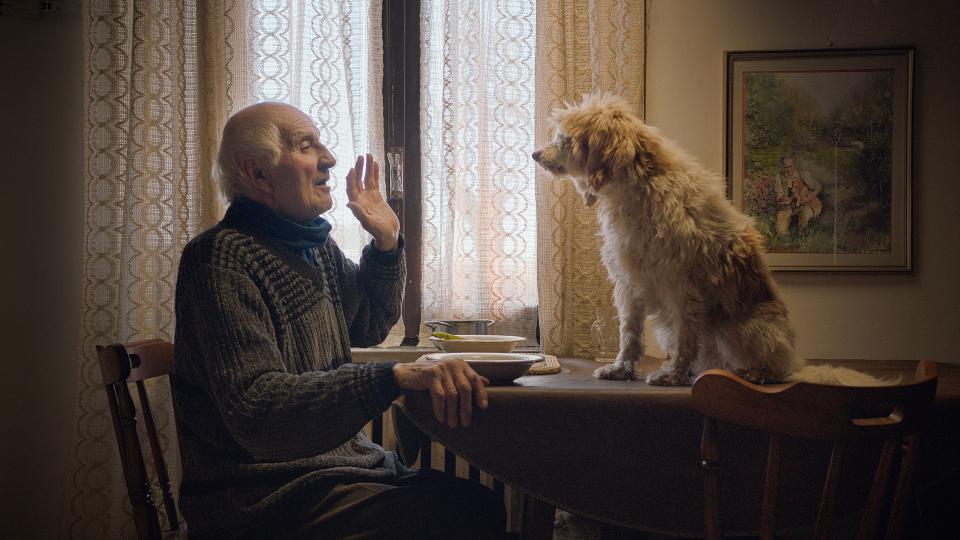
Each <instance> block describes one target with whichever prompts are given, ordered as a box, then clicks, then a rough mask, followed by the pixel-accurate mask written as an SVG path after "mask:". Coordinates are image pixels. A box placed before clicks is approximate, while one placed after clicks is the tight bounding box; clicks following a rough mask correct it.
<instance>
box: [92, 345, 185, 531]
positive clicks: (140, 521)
mask: <svg viewBox="0 0 960 540" xmlns="http://www.w3.org/2000/svg"><path fill="white" fill-rule="evenodd" d="M97 358H98V360H99V362H100V373H101V375H102V376H103V386H104V389H105V390H106V392H107V401H108V402H109V403H110V413H111V416H112V417H113V429H114V432H115V433H116V436H117V446H118V447H119V449H120V461H121V464H122V467H123V477H124V480H125V481H126V484H127V494H128V496H129V497H130V503H131V504H132V506H133V518H134V523H135V524H136V528H137V536H139V537H140V538H141V539H147V538H149V539H158V538H161V528H160V520H159V517H158V515H157V508H156V506H155V505H154V500H153V494H152V493H153V491H152V489H151V485H152V483H151V481H150V479H149V478H148V476H147V467H146V463H145V461H144V456H143V451H142V448H141V446H140V439H139V436H138V434H137V408H136V406H135V405H134V403H133V398H132V396H131V394H130V388H129V386H128V384H129V383H134V384H135V385H136V387H137V394H138V396H139V398H140V410H141V411H142V413H143V420H144V425H145V427H146V432H147V439H148V441H149V445H150V453H151V454H152V455H153V464H154V471H155V472H156V476H157V484H158V485H159V487H160V491H161V494H162V498H163V505H164V508H165V511H166V515H167V520H168V526H169V528H170V529H171V530H174V531H176V530H179V518H178V515H177V508H176V505H175V504H174V500H173V494H172V493H171V490H170V477H169V475H168V474H167V465H166V462H165V461H164V459H163V452H162V451H161V448H160V439H159V438H158V437H157V429H156V426H155V425H154V422H153V413H152V411H151V409H150V401H149V399H148V398H147V391H146V387H145V385H144V381H145V380H147V379H152V378H154V377H165V376H168V375H169V374H170V372H171V370H172V369H173V344H172V343H170V342H168V341H162V340H159V339H151V340H148V341H139V342H135V343H126V344H120V343H115V344H113V345H107V346H106V347H101V346H97Z"/></svg>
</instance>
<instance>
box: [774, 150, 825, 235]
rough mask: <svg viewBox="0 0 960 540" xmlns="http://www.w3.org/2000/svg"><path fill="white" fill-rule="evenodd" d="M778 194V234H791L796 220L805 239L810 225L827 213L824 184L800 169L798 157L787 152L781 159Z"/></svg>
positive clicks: (777, 186)
mask: <svg viewBox="0 0 960 540" xmlns="http://www.w3.org/2000/svg"><path fill="white" fill-rule="evenodd" d="M774 189H775V190H776V195H777V204H778V209H777V232H778V233H780V234H787V233H788V232H789V231H790V224H791V222H792V221H793V219H794V217H796V219H797V233H798V234H799V235H800V236H803V234H804V232H806V228H807V225H808V224H809V223H810V221H811V220H813V219H815V218H817V217H818V216H819V215H820V213H821V212H822V211H823V202H822V201H821V200H820V197H819V195H820V193H821V192H822V191H823V185H822V184H821V183H820V182H819V181H817V180H816V179H815V178H814V177H813V176H812V175H811V174H810V173H809V172H807V171H804V170H801V169H799V168H798V167H797V164H796V157H795V156H794V155H793V153H791V152H786V153H784V154H783V156H781V157H780V172H779V173H778V174H777V177H776V180H775V182H774Z"/></svg>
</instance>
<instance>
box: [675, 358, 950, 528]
mask: <svg viewBox="0 0 960 540" xmlns="http://www.w3.org/2000/svg"><path fill="white" fill-rule="evenodd" d="M936 389H937V369H936V363H934V362H926V361H924V362H920V363H918V365H917V369H916V375H915V377H914V378H913V379H912V380H910V381H908V382H905V383H903V384H897V385H890V386H881V387H848V386H828V385H816V384H808V383H790V384H778V385H767V386H759V385H755V384H752V383H750V382H748V381H745V380H743V379H741V378H740V377H737V376H736V375H734V374H732V373H730V372H728V371H724V370H708V371H706V372H704V373H703V374H702V375H701V376H700V377H699V378H698V379H697V380H696V381H695V382H694V385H693V391H692V392H693V404H694V406H695V407H696V408H697V409H698V410H699V411H700V412H702V413H703V415H704V427H703V439H702V447H701V452H702V456H703V462H702V464H703V467H704V469H705V480H704V493H705V497H706V500H705V503H706V508H705V511H706V512H705V526H706V529H705V532H706V536H707V538H721V537H722V535H723V532H722V526H721V516H720V500H719V499H720V493H719V470H720V462H721V458H720V455H719V453H720V451H719V443H718V438H717V421H718V420H719V421H721V422H726V423H730V424H736V425H739V426H743V427H746V428H748V429H751V430H756V431H760V432H765V433H767V434H769V446H768V449H767V464H766V470H765V477H764V484H763V506H762V509H761V516H760V532H761V536H762V538H765V539H767V538H774V529H775V526H776V524H775V514H776V501H777V491H778V487H779V486H778V482H779V474H780V456H781V443H782V442H784V441H789V440H792V439H815V440H824V441H832V442H833V450H832V453H831V456H830V460H829V465H828V466H827V473H826V479H825V482H824V486H823V491H822V493H821V498H820V506H819V512H818V514H817V521H816V526H815V530H814V537H815V538H827V537H828V536H829V530H828V527H829V526H830V524H831V520H832V518H833V513H834V510H835V507H834V505H835V502H836V496H837V487H838V484H839V481H840V465H841V457H842V455H843V449H844V447H845V446H847V445H848V444H850V443H852V442H855V441H862V442H869V443H876V444H877V445H878V446H880V445H882V450H881V451H880V459H879V462H878V465H877V469H876V472H875V473H874V477H873V483H872V485H871V488H870V493H869V495H868V498H867V501H866V506H865V509H864V513H863V516H862V518H861V521H860V527H859V532H858V538H880V537H881V533H882V531H883V530H884V529H885V532H886V538H888V539H889V538H899V537H900V536H901V533H902V525H903V517H904V513H905V508H906V507H905V497H906V496H907V495H908V494H909V492H910V490H911V489H912V478H913V472H914V468H915V466H916V461H917V455H918V454H917V450H918V443H919V435H920V432H921V429H922V428H923V425H924V423H925V422H926V419H927V418H928V417H929V415H930V412H931V410H932V407H933V399H934V395H935V394H936ZM785 437H786V438H787V439H785ZM898 465H899V467H898ZM897 468H899V474H898V473H897V471H896V470H895V469H897ZM894 475H896V481H895V483H893V484H894V485H893V486H892V487H893V493H892V499H891V498H889V494H888V492H889V491H890V488H891V486H890V484H891V483H892V482H891V479H892V478H893V477H894ZM888 501H890V502H889V505H888V504H887V503H888ZM886 506H889V508H888V509H887V510H886V511H884V507H886ZM884 514H886V516H887V519H886V520H884ZM884 521H886V523H884Z"/></svg>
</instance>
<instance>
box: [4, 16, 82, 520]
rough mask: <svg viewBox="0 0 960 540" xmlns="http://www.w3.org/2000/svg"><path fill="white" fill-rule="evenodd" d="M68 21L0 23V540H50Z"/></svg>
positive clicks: (72, 240) (73, 277) (58, 499)
mask: <svg viewBox="0 0 960 540" xmlns="http://www.w3.org/2000/svg"><path fill="white" fill-rule="evenodd" d="M81 54H82V53H81V41H80V20H79V19H77V18H74V19H68V20H38V19H34V20H11V19H8V18H0V70H2V71H0V72H2V73H3V74H4V77H3V79H4V82H3V85H0V96H2V103H3V116H2V118H3V120H2V126H3V129H0V156H2V158H3V181H2V182H0V205H2V206H0V220H2V221H0V230H2V231H3V251H4V256H3V264H0V272H2V274H0V275H2V278H0V287H2V295H3V296H2V297H3V302H2V306H3V309H2V311H0V316H2V319H0V329H2V336H3V344H4V348H3V352H2V353H0V358H2V362H0V441H2V442H0V508H2V511H0V531H3V533H2V534H0V536H3V537H4V538H55V537H57V536H58V534H57V532H58V530H57V527H58V526H59V518H60V510H61V506H62V504H61V503H62V500H63V486H64V485H65V482H64V480H65V474H66V473H67V471H66V468H65V464H66V460H67V454H68V452H69V449H70V445H71V436H72V435H71V427H70V425H71V423H72V420H73V417H72V414H73V410H72V403H73V396H74V384H73V382H74V380H75V377H76V374H77V369H76V366H77V355H76V347H77V339H78V335H79V332H78V330H79V324H80V317H79V313H80V284H81V250H82V240H83V202H82V201H83V152H82V127H81V126H82V123H81V121H82V107H83V93H82V87H83V86H82V72H81V63H82V58H81Z"/></svg>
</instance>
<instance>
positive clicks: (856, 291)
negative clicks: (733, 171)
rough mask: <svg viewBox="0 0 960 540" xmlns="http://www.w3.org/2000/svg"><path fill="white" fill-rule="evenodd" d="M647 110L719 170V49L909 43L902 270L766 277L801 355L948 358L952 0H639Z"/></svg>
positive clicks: (955, 344)
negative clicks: (909, 258)
mask: <svg viewBox="0 0 960 540" xmlns="http://www.w3.org/2000/svg"><path fill="white" fill-rule="evenodd" d="M648 17H649V34H648V36H647V38H648V42H647V103H646V115H647V122H648V123H650V124H652V125H655V126H659V127H660V129H661V131H662V133H663V134H665V135H667V136H669V137H670V138H672V139H674V140H676V141H678V142H679V143H680V144H681V145H682V146H684V147H685V148H686V149H687V150H688V151H689V152H691V153H692V154H693V155H695V156H696V157H697V158H698V159H700V161H701V162H703V163H704V164H705V165H706V166H708V167H710V168H712V169H714V170H716V171H718V172H721V173H722V172H723V152H724V125H723V121H724V120H723V109H724V102H723V100H724V97H723V89H724V69H725V68H724V66H725V64H724V63H725V60H724V51H740V50H776V49H822V48H830V47H834V48H856V47H901V46H912V47H914V48H915V67H914V92H915V94H914V108H913V120H914V121H913V165H914V166H913V197H914V198H913V201H914V202H913V213H914V224H913V251H914V259H913V260H914V272H913V273H911V274H883V273H858V274H841V273H784V272H777V273H776V275H775V277H776V280H777V282H778V283H779V284H780V287H781V291H782V293H783V296H784V298H785V300H786V302H787V305H788V307H789V309H790V312H791V315H792V319H793V323H794V327H795V328H796V330H797V334H798V349H799V353H800V354H801V356H804V357H806V358H868V359H920V358H923V359H930V360H936V361H941V362H951V363H960V178H958V175H957V171H958V170H960V169H958V167H957V165H958V159H960V144H958V142H960V127H958V125H960V114H958V113H960V105H958V100H960V38H958V37H957V36H958V33H957V31H956V28H955V27H956V22H957V21H958V20H960V2H955V1H952V0H940V1H938V0H927V1H923V2H911V1H885V0H874V1H867V0H844V1H841V0H805V1H799V0H797V1H785V0H723V1H718V0H650V3H649V12H648Z"/></svg>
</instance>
